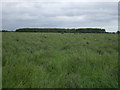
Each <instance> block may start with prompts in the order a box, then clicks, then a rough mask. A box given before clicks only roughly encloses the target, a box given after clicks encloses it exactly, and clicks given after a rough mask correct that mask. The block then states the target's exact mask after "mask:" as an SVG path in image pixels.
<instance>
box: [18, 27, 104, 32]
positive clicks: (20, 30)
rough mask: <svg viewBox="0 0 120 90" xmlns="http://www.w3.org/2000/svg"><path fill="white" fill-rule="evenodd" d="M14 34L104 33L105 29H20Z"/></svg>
mask: <svg viewBox="0 0 120 90" xmlns="http://www.w3.org/2000/svg"><path fill="white" fill-rule="evenodd" d="M16 32H53V33H106V31H105V29H101V28H78V29H65V28H21V29H16Z"/></svg>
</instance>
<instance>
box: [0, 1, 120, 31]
mask: <svg viewBox="0 0 120 90" xmlns="http://www.w3.org/2000/svg"><path fill="white" fill-rule="evenodd" d="M117 8H118V6H117V3H116V2H89V3H88V2H39V3H38V2H29V3H28V2H3V3H2V10H3V11H2V15H3V17H2V22H3V29H8V30H15V29H16V28H22V27H68V28H71V27H74V28H78V27H102V28H106V29H107V30H108V31H116V30H117V19H118V16H117V15H118V11H117V10H118V9H117ZM111 25H113V26H114V28H110V27H112V26H111Z"/></svg>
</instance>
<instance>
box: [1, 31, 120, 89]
mask: <svg viewBox="0 0 120 90" xmlns="http://www.w3.org/2000/svg"><path fill="white" fill-rule="evenodd" d="M117 73H118V35H117V34H106V33H100V34H99V33H75V34H74V33H64V34H61V33H31V32H29V33H27V32H26V33H25V32H3V33H2V87H3V88H118V76H117Z"/></svg>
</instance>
